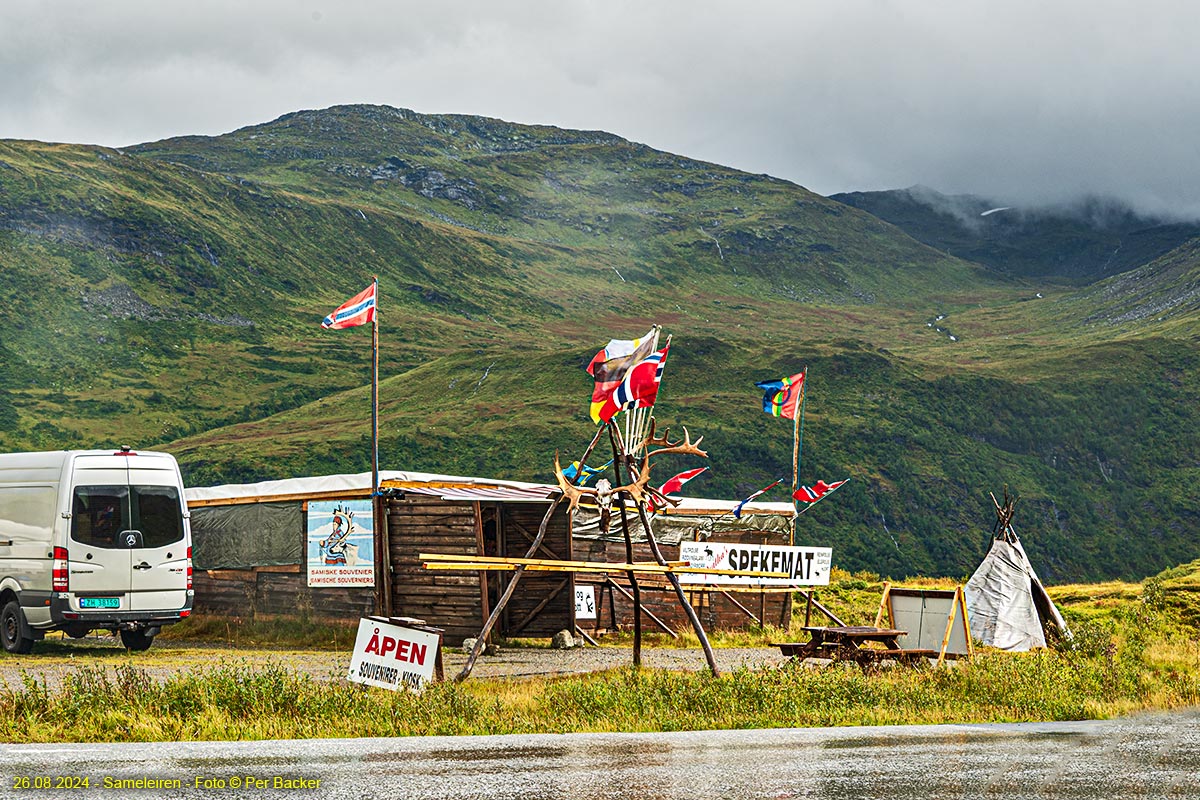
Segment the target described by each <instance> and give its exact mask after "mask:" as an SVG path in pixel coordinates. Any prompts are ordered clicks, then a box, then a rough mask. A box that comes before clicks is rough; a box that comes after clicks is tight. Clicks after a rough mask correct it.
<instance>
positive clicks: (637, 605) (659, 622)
mask: <svg viewBox="0 0 1200 800" xmlns="http://www.w3.org/2000/svg"><path fill="white" fill-rule="evenodd" d="M608 585H609V586H611V587H613V588H614V589H616V590H617V591H618V592H620V593H621V594H623V595H624V596H625V597H626V598H628V599H629V602H631V603H633V605H634V614H637V613H638V612H641V613H642V614H645V615H646V616H647V617H649V618H650V619H651V620H653V622H654V624H655V625H657V626H658V627H660V628H662V630H663V631H664V632H666V633H669V634H671V638H673V639H678V638H679V634H678V633H676V632H675V631H673V630H672V629H671V626H670V625H668V624H667V623H665V622H663V621H662V620H661V619H659V618H658V617H656V616H654V614H652V613H650V611H649V609H647V608H646V607H645V606H643V605H642V604H641V603H639V602H638V601H637V600H634V599H633V595H631V594H630V593H629V592H627V591H625V590H624V589H623V588H622V587H621V584H619V583H617V582H616V581H614V580H613V579H612V578H609V579H608ZM609 600H610V601H611V600H612V595H611V594H610V595H609ZM612 615H613V627H614V628H615V627H616V626H617V610H616V608H615V607H614V608H613V610H612Z"/></svg>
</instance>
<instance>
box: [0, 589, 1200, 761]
mask: <svg viewBox="0 0 1200 800" xmlns="http://www.w3.org/2000/svg"><path fill="white" fill-rule="evenodd" d="M1143 610H1144V609H1143ZM1135 616H1136V615H1130V617H1129V618H1128V619H1126V620H1125V621H1124V624H1123V626H1122V628H1121V629H1120V631H1118V633H1119V635H1117V636H1114V637H1109V638H1105V637H1103V636H1098V637H1096V636H1091V634H1086V635H1085V637H1084V642H1083V645H1082V646H1079V647H1076V648H1075V649H1072V650H1064V651H1052V650H1045V651H1039V652H1035V653H1028V654H1009V653H1000V652H991V653H986V654H982V655H980V656H977V657H976V658H975V659H973V660H971V661H966V662H961V663H959V664H957V665H955V666H953V667H952V668H947V669H938V670H933V669H911V668H900V667H897V668H894V669H884V670H880V671H877V672H872V673H869V674H864V673H863V672H862V671H861V670H860V669H858V668H857V667H855V666H852V665H833V666H829V667H823V668H813V667H810V666H805V665H796V664H788V665H786V666H784V667H781V668H777V669H762V670H749V669H741V670H738V671H736V672H733V673H729V674H726V675H723V676H721V677H719V678H714V677H712V676H711V675H709V674H708V673H703V672H678V671H667V670H653V669H642V670H637V669H634V668H632V667H630V668H623V669H619V670H612V671H607V672H600V673H593V674H590V675H581V676H570V677H560V678H537V679H530V680H524V681H512V680H503V681H499V680H498V681H471V682H467V683H464V684H454V683H442V684H434V685H431V686H429V687H428V688H427V689H426V691H425V692H424V693H423V694H421V695H415V694H408V693H392V692H387V691H384V690H379V689H366V688H363V687H360V686H357V685H351V684H349V683H346V682H345V681H343V680H341V679H340V677H337V676H330V677H331V679H330V680H319V679H314V678H312V677H310V676H307V675H300V674H297V673H294V672H292V671H291V670H289V669H287V668H286V666H284V665H283V664H282V663H273V664H271V665H268V666H267V667H265V668H262V667H257V668H255V667H250V666H247V665H235V666H215V667H210V668H202V669H198V670H193V671H190V672H186V673H182V674H178V675H175V676H172V677H168V678H167V679H165V680H161V681H160V680H155V679H153V678H152V677H151V676H150V675H149V674H148V673H147V672H146V671H144V670H142V669H140V668H138V667H136V666H134V665H132V664H124V665H121V666H119V667H118V668H117V669H116V670H115V671H108V670H105V669H103V668H99V667H94V666H85V667H80V668H79V669H77V670H76V671H74V672H72V673H70V674H68V675H67V676H65V677H64V679H63V680H62V683H61V687H60V688H57V689H54V688H50V687H49V686H48V685H47V684H45V683H42V682H39V681H37V680H35V679H33V678H32V677H28V676H26V678H25V679H24V681H23V682H22V684H21V685H20V686H18V687H15V688H8V689H6V690H4V691H0V739H3V740H4V741H9V742H31V741H64V740H70V741H178V740H197V739H210V740H232V739H275V738H309V737H348V736H421V735H430V734H444V735H473V734H502V733H535V732H551V733H567V732H583V731H670V730H685V729H692V730H699V729H718V728H772V727H795V726H828V725H870V724H893V723H895V724H899V723H949V722H959V723H964V722H997V721H1003V722H1015V721H1035V720H1070V719H1087V718H1103V717H1108V716H1114V715H1118V714H1123V713H1128V712H1130V711H1134V710H1137V709H1143V708H1167V709H1169V708H1177V707H1181V706H1187V705H1195V704H1197V703H1200V646H1198V645H1197V644H1196V642H1195V641H1194V640H1192V639H1190V638H1188V637H1186V636H1180V635H1176V634H1175V633H1174V632H1172V631H1170V630H1169V629H1168V628H1165V627H1164V626H1163V625H1162V624H1161V621H1159V620H1156V619H1152V618H1150V617H1146V616H1145V615H1143V616H1140V617H1137V618H1135ZM1152 616H1153V615H1151V617H1152Z"/></svg>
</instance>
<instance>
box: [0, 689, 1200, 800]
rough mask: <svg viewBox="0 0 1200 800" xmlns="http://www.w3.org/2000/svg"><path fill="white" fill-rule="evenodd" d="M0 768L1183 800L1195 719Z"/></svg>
mask: <svg viewBox="0 0 1200 800" xmlns="http://www.w3.org/2000/svg"><path fill="white" fill-rule="evenodd" d="M0 759H2V761H0V763H2V764H3V767H2V768H0V772H2V773H3V784H2V785H0V798H31V799H32V798H39V799H40V798H85V797H92V798H118V797H120V798H124V797H132V798H137V797H145V798H160V797H161V798H201V797H204V798H209V797H214V798H217V797H219V798H226V797H229V798H232V797H255V798H276V797H292V798H297V797H320V798H337V799H341V798H344V799H346V800H349V799H350V798H353V799H354V800H358V799H359V798H374V797H381V798H382V797H386V798H430V799H431V800H432V799H434V798H436V799H437V800H441V799H442V798H505V799H509V798H511V799H512V800H550V799H551V798H556V799H557V798H587V799H588V800H600V799H605V800H608V799H611V800H657V799H659V798H705V800H713V799H715V798H736V799H738V800H741V799H743V798H770V799H771V800H785V799H787V798H818V797H819V798H829V799H831V800H843V799H844V800H851V798H854V799H855V800H857V798H881V799H883V798H886V800H917V799H918V798H919V799H920V800H939V798H975V797H979V798H1006V799H1007V798H1015V799H1017V800H1021V799H1023V798H1030V800H1033V799H1034V798H1036V799H1037V800H1058V799H1059V798H1062V799H1063V800H1067V799H1068V798H1069V799H1071V800H1074V799H1075V798H1194V797H1200V711H1192V712H1184V713H1179V714H1171V715H1165V714H1156V715H1147V716H1138V717H1132V718H1128V719H1123V720H1114V721H1102V722H1072V723H1044V724H1021V725H942V726H887V727H875V728H819V729H788V730H768V731H706V732H694V733H670V734H573V735H545V736H494V737H428V738H411V739H347V740H329V739H326V740H311V741H284V742H280V741H273V742H234V743H226V742H198V743H180V744H174V743H172V744H119V745H82V744H80V745H70V744H47V745H2V746H0ZM71 778H73V779H74V780H68V779H71ZM84 779H86V781H87V783H88V786H87V787H83V786H81V785H80V784H81V783H82V781H83V780H84ZM139 780H140V781H141V782H142V783H141V784H137V783H136V782H137V781H139ZM129 781H132V782H134V783H128V782H129ZM47 782H49V783H50V784H51V785H50V786H49V787H46V786H44V784H46V783H47ZM55 783H59V784H60V786H59V788H55V786H54V784H55ZM67 783H71V784H73V787H71V788H69V787H68V786H67V785H66V784H67ZM106 785H107V786H108V788H105V787H106Z"/></svg>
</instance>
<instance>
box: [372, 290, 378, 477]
mask: <svg viewBox="0 0 1200 800" xmlns="http://www.w3.org/2000/svg"><path fill="white" fill-rule="evenodd" d="M371 281H372V282H373V283H374V284H375V314H374V315H373V316H372V318H371V494H374V493H375V492H377V491H379V276H378V275H373V276H371Z"/></svg>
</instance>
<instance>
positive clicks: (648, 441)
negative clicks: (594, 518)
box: [554, 417, 708, 512]
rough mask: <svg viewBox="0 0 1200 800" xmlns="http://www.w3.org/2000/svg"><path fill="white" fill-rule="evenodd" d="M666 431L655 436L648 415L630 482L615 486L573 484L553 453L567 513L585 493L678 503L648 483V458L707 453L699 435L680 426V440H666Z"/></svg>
mask: <svg viewBox="0 0 1200 800" xmlns="http://www.w3.org/2000/svg"><path fill="white" fill-rule="evenodd" d="M670 433H671V429H670V428H667V429H666V430H664V431H663V435H662V436H656V435H655V423H654V418H653V417H651V418H650V432H649V433H648V434H647V435H646V438H645V439H644V440H643V441H642V442H641V444H639V445H638V447H637V448H636V449H637V450H644V451H645V453H644V455H643V456H642V457H641V462H640V464H637V465H634V464H631V465H630V469H631V472H632V474H633V483H626V484H623V485H621V486H617V487H615V488H609V487H601V486H599V485H598V486H597V487H596V488H591V487H587V486H576V485H574V484H573V483H571V481H569V480H567V476H566V475H564V474H563V471H562V466H561V465H560V463H559V460H558V453H557V452H556V453H555V454H554V476H555V477H556V478H557V479H558V487H559V489H561V490H562V493H563V495H564V496H565V497H566V498H567V500H568V501H569V502H570V504H571V506H570V510H571V512H574V511H575V509H576V507H578V505H579V501H580V499H582V498H583V497H585V496H587V497H595V498H596V499H597V500H599V501H601V502H603V503H605V504H606V503H607V501H608V498H609V497H611V496H612V495H614V494H615V495H619V494H621V493H622V492H624V493H626V494H628V495H629V496H630V497H632V498H633V500H634V502H635V503H641V502H643V501H645V499H646V497H647V496H650V497H652V498H653V499H654V500H655V501H656V502H659V503H663V504H666V503H670V504H671V505H678V504H679V501H678V500H673V499H671V498H669V497H667V496H666V495H664V494H663V493H662V492H660V491H658V489H655V488H654V487H653V486H650V485H649V484H650V459H651V458H653V457H655V456H659V455H664V454H666V453H685V454H687V455H693V456H700V457H701V458H708V453H707V452H705V451H704V450H701V449H700V443H701V442H702V441H704V437H703V436H701V437H700V438H699V439H697V440H696V441H694V442H693V441H692V437H691V435H690V434H689V433H688V429H687V428H686V427H685V428H684V429H683V441H682V442H672V441H671V440H670ZM651 445H654V446H656V447H658V449H657V450H651V449H650V446H651Z"/></svg>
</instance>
